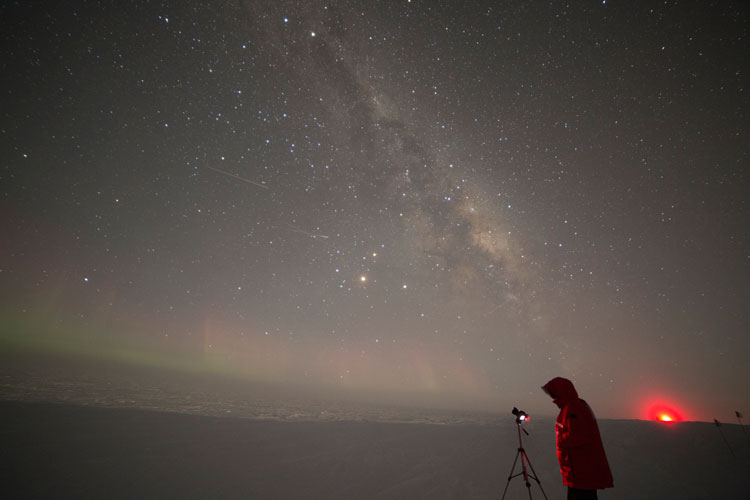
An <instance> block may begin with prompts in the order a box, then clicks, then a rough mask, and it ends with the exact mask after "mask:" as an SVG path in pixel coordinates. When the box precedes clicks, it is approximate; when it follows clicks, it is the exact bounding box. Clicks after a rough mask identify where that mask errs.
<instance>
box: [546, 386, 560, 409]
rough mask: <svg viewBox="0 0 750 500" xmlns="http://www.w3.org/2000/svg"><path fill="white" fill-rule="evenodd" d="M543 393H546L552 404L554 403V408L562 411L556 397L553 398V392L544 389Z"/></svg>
mask: <svg viewBox="0 0 750 500" xmlns="http://www.w3.org/2000/svg"><path fill="white" fill-rule="evenodd" d="M544 392H546V393H547V396H549V397H551V398H552V402H553V403H555V406H557V407H558V408H560V409H562V404H560V402H559V401H558V400H557V396H555V393H554V392H549V391H548V390H547V389H544Z"/></svg>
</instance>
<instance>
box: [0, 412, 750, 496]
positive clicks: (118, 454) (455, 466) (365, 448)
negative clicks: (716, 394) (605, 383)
mask: <svg viewBox="0 0 750 500" xmlns="http://www.w3.org/2000/svg"><path fill="white" fill-rule="evenodd" d="M435 420H436V421H440V419H439V418H436V419H435ZM448 420H450V418H449V419H448ZM413 421H418V419H413ZM525 425H526V428H527V429H528V430H529V433H530V435H529V436H524V445H525V447H526V451H527V453H528V456H529V457H530V459H531V463H532V465H533V467H534V468H535V471H536V473H537V475H538V477H539V479H540V481H541V484H542V486H543V488H544V490H545V492H546V494H547V497H548V498H549V499H550V500H553V499H562V498H564V488H563V487H562V485H561V481H560V474H559V471H558V469H557V464H556V458H555V452H554V447H555V443H554V434H553V425H552V420H551V419H550V418H538V419H537V418H534V419H532V420H531V421H530V422H528V423H527V424H525ZM600 427H601V431H602V436H603V439H604V442H605V447H606V449H607V453H608V455H609V459H610V463H611V466H612V470H613V474H614V476H615V488H614V489H611V490H604V491H601V492H600V495H599V498H601V499H609V500H612V499H644V500H645V499H659V500H664V499H707V500H708V499H716V498H733V499H741V498H748V497H749V496H748V495H750V443H748V441H747V440H746V438H745V436H744V434H743V432H742V429H741V428H740V426H739V425H724V426H722V427H721V430H722V431H723V432H724V435H725V436H726V439H727V441H728V442H729V445H730V446H731V447H732V449H733V452H734V455H733V454H732V453H731V452H730V449H729V448H728V447H727V443H725V442H724V440H723V439H722V436H721V434H720V433H719V429H717V428H716V427H715V426H714V425H713V424H709V423H695V422H682V423H675V424H660V423H656V422H644V421H635V420H630V421H610V420H602V421H600ZM0 432H1V433H2V438H1V442H2V446H0V456H1V457H2V461H1V463H2V466H0V471H2V480H1V481H0V496H2V497H3V498H50V499H52V498H55V499H59V498H111V499H116V498H139V499H146V498H180V499H185V498H195V499H199V498H200V499H203V498H214V499H223V498H243V499H297V498H300V499H302V498H305V499H353V498H356V499H391V498H392V499H417V498H424V499H484V498H486V499H499V498H500V497H501V496H502V492H503V489H504V488H505V485H506V482H507V478H508V474H509V472H510V469H511V466H512V464H513V460H514V458H515V455H516V450H517V447H518V437H517V429H516V424H515V421H514V420H513V417H512V416H511V415H510V414H508V415H507V418H505V419H503V418H502V417H498V419H497V421H495V422H484V423H466V421H465V423H463V424H455V423H453V424H425V423H394V422H383V421H370V420H366V419H358V421H357V420H356V419H355V420H339V419H331V418H327V419H323V420H318V421H306V420H294V421H290V420H289V419H286V420H279V419H272V420H269V419H267V420H258V419H248V418H237V417H216V416H204V415H191V414H185V413H177V412H160V411H153V410H144V409H140V408H112V407H109V408H105V407H99V406H85V405H79V404H50V403H38V402H37V403H34V402H19V401H8V400H7V398H6V400H5V401H2V402H0ZM519 471H520V465H517V466H516V470H515V471H514V472H519ZM532 495H533V498H543V497H542V494H541V492H540V491H539V490H538V489H537V486H536V485H535V484H534V485H533V486H532ZM506 498H509V499H512V498H528V493H527V491H526V487H525V485H524V484H523V481H522V480H521V478H515V479H513V480H512V481H511V483H510V488H509V492H508V496H507V497H506Z"/></svg>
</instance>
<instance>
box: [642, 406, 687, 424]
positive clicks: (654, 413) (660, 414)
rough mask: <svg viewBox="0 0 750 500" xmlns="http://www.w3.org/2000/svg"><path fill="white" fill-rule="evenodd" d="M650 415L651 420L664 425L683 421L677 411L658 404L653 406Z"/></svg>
mask: <svg viewBox="0 0 750 500" xmlns="http://www.w3.org/2000/svg"><path fill="white" fill-rule="evenodd" d="M648 415H649V418H650V419H653V420H657V421H659V422H664V423H672V422H680V421H682V415H681V414H680V413H678V412H677V410H675V409H674V408H672V407H668V406H666V405H664V404H656V405H653V406H651V408H650V409H649V412H648Z"/></svg>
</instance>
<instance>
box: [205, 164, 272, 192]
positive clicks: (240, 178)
mask: <svg viewBox="0 0 750 500" xmlns="http://www.w3.org/2000/svg"><path fill="white" fill-rule="evenodd" d="M206 168H210V169H211V170H213V171H214V172H219V173H220V174H224V175H226V176H228V177H232V178H233V179H237V180H240V181H243V182H247V183H248V184H252V185H253V186H258V187H262V188H263V189H268V186H266V185H263V184H261V183H259V182H255V181H251V180H250V179H245V178H243V177H240V176H239V175H234V174H230V173H229V172H225V171H224V170H219V169H218V168H214V167H209V166H208V165H206Z"/></svg>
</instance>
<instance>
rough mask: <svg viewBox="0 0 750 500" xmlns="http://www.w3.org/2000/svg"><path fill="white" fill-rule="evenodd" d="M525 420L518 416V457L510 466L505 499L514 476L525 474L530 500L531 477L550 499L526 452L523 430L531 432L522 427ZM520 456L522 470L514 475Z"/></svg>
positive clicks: (545, 497)
mask: <svg viewBox="0 0 750 500" xmlns="http://www.w3.org/2000/svg"><path fill="white" fill-rule="evenodd" d="M514 410H515V408H514ZM523 420H524V419H522V418H521V417H520V416H519V417H518V418H516V425H517V426H518V451H517V452H516V459H515V460H513V467H511V468H510V474H509V475H508V482H507V483H506V484H505V490H503V499H504V498H505V494H506V493H507V492H508V486H510V480H511V479H513V478H514V477H518V476H521V475H523V480H524V482H525V483H526V489H527V490H528V491H529V500H531V483H530V482H529V478H531V479H533V480H534V481H536V484H538V485H539V489H540V490H541V491H542V495H543V496H544V499H545V500H548V499H547V494H546V493H544V488H542V483H540V482H539V478H537V477H536V471H535V470H534V466H533V465H531V460H529V456H528V455H527V454H526V450H524V449H523V439H521V431H522V430H523V432H524V434H526V435H527V436H528V435H529V433H528V432H526V429H522V428H521V422H522V421H523ZM518 457H521V472H519V473H518V474H515V475H513V469H515V468H516V462H518ZM526 462H528V463H529V467H530V468H531V474H529V471H528V470H526Z"/></svg>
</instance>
